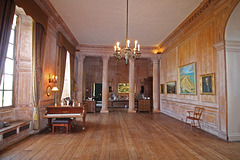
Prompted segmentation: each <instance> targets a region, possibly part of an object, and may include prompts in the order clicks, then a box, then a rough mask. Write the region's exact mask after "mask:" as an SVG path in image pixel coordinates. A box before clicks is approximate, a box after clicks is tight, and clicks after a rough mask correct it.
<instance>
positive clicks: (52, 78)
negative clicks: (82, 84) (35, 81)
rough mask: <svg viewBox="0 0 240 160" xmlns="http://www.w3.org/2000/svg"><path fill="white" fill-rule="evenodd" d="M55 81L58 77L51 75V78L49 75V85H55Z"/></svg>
mask: <svg viewBox="0 0 240 160" xmlns="http://www.w3.org/2000/svg"><path fill="white" fill-rule="evenodd" d="M57 79H58V77H57V76H55V75H52V76H51V74H50V73H49V79H48V80H49V83H57Z"/></svg>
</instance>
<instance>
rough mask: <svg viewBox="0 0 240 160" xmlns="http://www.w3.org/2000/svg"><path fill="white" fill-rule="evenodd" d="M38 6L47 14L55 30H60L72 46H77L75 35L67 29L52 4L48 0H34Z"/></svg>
mask: <svg viewBox="0 0 240 160" xmlns="http://www.w3.org/2000/svg"><path fill="white" fill-rule="evenodd" d="M35 2H36V3H37V4H38V6H39V7H40V8H41V9H42V10H43V11H44V12H45V14H47V16H48V20H49V22H50V23H51V24H53V25H54V26H56V28H57V30H58V31H60V32H62V33H63V35H64V36H65V37H66V38H67V40H68V41H69V42H70V43H71V44H72V45H73V46H74V47H77V46H78V41H77V40H76V38H75V36H74V35H73V34H72V32H71V31H70V30H69V28H68V27H67V25H66V24H65V22H64V21H63V19H62V18H61V17H60V15H59V14H58V13H57V11H56V10H55V9H54V7H53V6H52V4H51V3H50V1H49V0H35Z"/></svg>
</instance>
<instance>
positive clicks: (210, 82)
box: [200, 73, 215, 95]
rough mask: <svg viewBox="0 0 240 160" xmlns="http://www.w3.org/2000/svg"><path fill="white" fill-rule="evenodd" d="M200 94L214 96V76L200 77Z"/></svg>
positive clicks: (211, 74) (212, 74)
mask: <svg viewBox="0 0 240 160" xmlns="http://www.w3.org/2000/svg"><path fill="white" fill-rule="evenodd" d="M200 94H206V95H214V94H215V74H214V73H210V74H205V75H201V76H200Z"/></svg>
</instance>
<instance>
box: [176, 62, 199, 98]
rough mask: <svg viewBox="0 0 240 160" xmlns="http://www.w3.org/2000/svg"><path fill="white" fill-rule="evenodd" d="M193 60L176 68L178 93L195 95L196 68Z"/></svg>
mask: <svg viewBox="0 0 240 160" xmlns="http://www.w3.org/2000/svg"><path fill="white" fill-rule="evenodd" d="M195 64H196V63H195V62H194V63H191V64H188V65H185V66H182V67H179V68H178V81H179V83H180V84H179V92H180V94H192V95H196V68H195Z"/></svg>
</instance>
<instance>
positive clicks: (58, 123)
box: [52, 119, 71, 133]
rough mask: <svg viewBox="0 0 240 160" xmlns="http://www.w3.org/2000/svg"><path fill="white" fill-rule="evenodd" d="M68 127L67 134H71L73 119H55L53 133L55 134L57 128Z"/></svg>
mask: <svg viewBox="0 0 240 160" xmlns="http://www.w3.org/2000/svg"><path fill="white" fill-rule="evenodd" d="M60 126H63V127H66V133H68V131H69V132H71V119H55V120H53V121H52V133H54V129H55V127H60Z"/></svg>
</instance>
